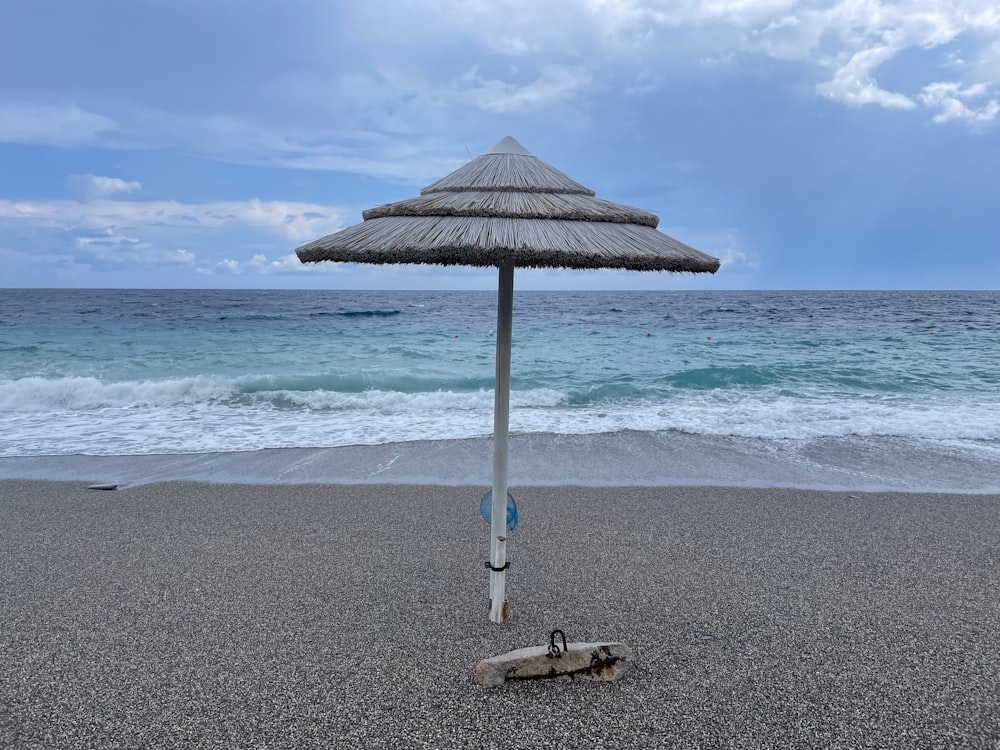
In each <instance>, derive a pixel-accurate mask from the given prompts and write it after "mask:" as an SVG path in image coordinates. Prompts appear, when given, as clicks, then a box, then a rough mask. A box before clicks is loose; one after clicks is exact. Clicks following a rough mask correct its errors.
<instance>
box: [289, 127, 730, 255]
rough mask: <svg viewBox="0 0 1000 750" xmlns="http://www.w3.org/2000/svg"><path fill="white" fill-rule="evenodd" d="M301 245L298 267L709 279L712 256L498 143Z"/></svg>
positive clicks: (642, 214) (648, 217)
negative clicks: (392, 266)
mask: <svg viewBox="0 0 1000 750" xmlns="http://www.w3.org/2000/svg"><path fill="white" fill-rule="evenodd" d="M363 216H364V219H365V220H364V222H362V223H361V224H356V225H355V226H352V227H348V228H347V229H344V230H341V231H340V232H336V233H334V234H331V235H328V236H326V237H322V238H321V239H318V240H315V241H313V242H310V243H308V244H307V245H303V246H302V247H300V248H299V249H298V250H296V253H297V254H298V256H299V259H300V260H301V261H302V262H304V263H310V262H315V261H321V260H332V261H342V262H349V263H375V264H383V263H427V264H435V265H446V266H447V265H463V266H499V265H501V264H503V263H505V262H513V264H514V265H515V266H518V267H528V268H623V269H630V270H635V271H688V272H693V273H699V272H708V273H714V272H715V271H716V270H718V268H719V261H718V260H717V259H716V258H713V257H711V256H710V255H706V254H704V253H702V252H700V251H698V250H695V249H694V248H693V247H689V246H688V245H685V244H684V243H683V242H679V241H677V240H675V239H673V238H672V237H668V236H667V235H665V234H663V233H662V232H658V231H657V230H656V226H657V224H658V222H659V219H658V218H657V216H656V215H655V214H652V213H649V212H648V211H642V210H639V209H636V208H631V207H629V206H623V205H620V204H617V203H612V202H610V201H604V200H600V199H599V198H595V197H594V192H593V191H592V190H589V189H588V188H586V187H585V186H583V185H581V184H580V183H578V182H576V181H575V180H572V179H570V178H569V177H567V176H566V175H565V174H563V173H562V172H560V171H559V170H558V169H556V168H555V167H552V166H550V165H548V164H546V163H545V162H543V161H542V160H541V159H538V158H537V157H535V156H533V155H532V154H531V153H530V152H528V151H527V149H525V148H524V147H523V146H522V145H521V144H519V143H518V142H517V141H515V140H514V139H513V138H511V137H509V136H508V137H507V138H504V139H503V140H501V141H500V142H499V143H498V144H497V145H496V146H494V147H493V148H492V149H490V150H489V151H487V152H486V153H485V154H483V155H482V156H479V157H477V158H476V159H473V160H472V161H470V162H469V163H468V164H466V165H465V166H463V167H461V168H459V169H457V170H455V171H454V172H452V173H451V174H449V175H448V176H447V177H444V178H442V179H440V180H438V181H437V182H435V183H433V184H432V185H428V186H427V187H426V188H424V189H423V190H421V191H420V196H419V197H416V198H410V199H408V200H403V201H398V202H396V203H390V204H388V205H385V206H379V207H377V208H371V209H368V210H367V211H365V212H364V214H363Z"/></svg>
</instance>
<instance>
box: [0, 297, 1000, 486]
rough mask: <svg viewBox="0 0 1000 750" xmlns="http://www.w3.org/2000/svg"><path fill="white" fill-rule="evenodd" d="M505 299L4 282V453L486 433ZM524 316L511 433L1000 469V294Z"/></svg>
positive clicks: (550, 302)
mask: <svg viewBox="0 0 1000 750" xmlns="http://www.w3.org/2000/svg"><path fill="white" fill-rule="evenodd" d="M495 305H496V299H495V295H494V294H492V293H488V292H342V291H326V292H324V291H176V290H2V291H0V456H7V457H13V456H40V455H67V454H91V455H140V454H163V453H168V454H169V453H219V452H222V453H225V452H230V451H245V450H258V449H264V448H305V447H335V446H352V445H385V444H399V443H407V442H410V441H427V440H445V441H447V440H462V439H470V440H483V439H485V438H487V437H488V436H489V435H490V434H491V432H492V406H493V395H492V390H491V389H492V382H493V368H494V354H495V353H494V346H495V339H494V331H495V326H496V319H495V316H496V312H495ZM514 310H515V312H514V344H513V355H512V397H511V404H512V412H511V430H512V432H513V433H515V434H516V435H521V436H536V438H537V439H543V438H544V437H545V436H548V437H547V438H546V439H551V440H552V441H557V440H558V436H574V438H575V439H576V440H579V439H580V438H581V437H582V436H591V437H592V438H595V439H596V438H599V437H600V436H605V437H606V438H608V439H611V437H614V439H615V440H616V441H619V442H621V441H625V442H626V443H628V442H629V441H631V442H632V443H633V444H635V445H639V444H640V443H643V444H644V443H645V441H649V440H656V441H662V440H664V439H665V436H666V437H669V436H671V435H673V436H687V437H688V438H701V439H705V440H716V441H717V440H719V439H724V440H727V441H737V442H738V441H744V443H745V445H746V447H747V449H748V450H750V449H753V450H758V449H759V447H760V445H761V441H764V443H767V444H773V445H775V446H778V447H781V448H782V449H787V448H788V446H789V445H793V446H795V447H796V448H797V449H798V453H799V455H802V454H803V453H804V452H806V451H807V450H808V449H810V448H813V449H814V448H815V447H816V446H817V445H821V444H823V443H822V441H830V440H838V441H848V442H850V441H865V440H868V441H869V442H870V441H873V440H875V441H881V443H886V441H889V443H890V444H891V443H892V442H893V441H895V443H894V444H895V446H896V448H895V449H893V450H888V449H887V450H886V460H887V461H891V460H892V453H893V452H894V451H896V452H898V451H899V450H908V449H909V448H910V447H912V446H913V445H916V444H919V447H920V449H921V450H926V449H928V448H932V447H937V448H940V450H942V451H947V452H948V453H949V455H955V454H956V452H957V453H958V454H960V455H961V456H962V457H964V459H967V460H969V461H972V462H974V465H975V466H980V467H981V468H982V470H983V471H984V472H987V473H988V472H990V471H991V470H993V471H994V474H995V475H997V476H1000V471H995V469H997V468H998V467H1000V293H998V292H662V293H660V292H632V293H630V292H557V293H556V292H554V293H544V292H531V293H518V294H516V295H515V306H514ZM915 441H916V442H915ZM598 442H600V441H599V440H598ZM650 460H653V461H655V460H656V459H655V457H654V458H651V459H650ZM888 468H891V467H887V469H888ZM668 473H669V472H668ZM992 481H993V483H994V484H1000V482H997V481H996V480H995V479H993V480H992Z"/></svg>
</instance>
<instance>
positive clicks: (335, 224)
mask: <svg viewBox="0 0 1000 750" xmlns="http://www.w3.org/2000/svg"><path fill="white" fill-rule="evenodd" d="M345 216H346V212H345V211H343V210H341V209H336V208H331V207H329V206H322V205H319V204H315V203H291V202H281V201H260V200H250V201H220V202H215V203H180V202H177V201H117V200H111V199H104V200H96V201H93V202H90V203H83V202H80V201H65V200H63V201H60V200H57V201H9V200H0V221H9V220H17V221H27V222H34V223H37V224H44V225H46V226H48V227H59V228H63V229H66V230H71V229H81V228H84V229H91V230H93V229H98V230H105V229H124V228H129V229H134V228H137V227H146V228H150V227H155V228H162V227H173V228H186V229H198V228H201V229H218V228H221V227H224V226H227V225H241V226H244V227H250V228H253V229H266V230H269V231H271V232H274V233H278V234H281V235H283V236H285V237H287V238H288V239H289V240H292V241H296V242H299V241H304V240H308V239H314V238H316V237H319V236H322V235H325V234H330V233H331V232H334V231H336V230H337V229H340V228H341V226H343V222H344V218H345Z"/></svg>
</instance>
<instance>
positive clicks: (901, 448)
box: [0, 431, 1000, 494]
mask: <svg viewBox="0 0 1000 750" xmlns="http://www.w3.org/2000/svg"><path fill="white" fill-rule="evenodd" d="M492 449H493V443H492V439H490V438H469V439H461V440H417V441H408V442H400V443H383V444H376V445H346V446H338V447H326V448H320V447H317V448H262V449H258V450H249V451H235V452H223V453H167V454H145V455H82V454H75V455H37V456H7V457H0V479H5V478H6V479H52V480H80V479H87V480H92V481H94V482H102V483H115V484H119V485H129V486H138V485H142V484H149V483H152V482H160V481H188V480H194V481H206V482H213V483H218V484H228V483H247V482H249V483H259V484H278V485H280V484H330V483H333V484H383V483H388V484H419V485H446V486H457V485H474V486H486V487H488V486H489V485H490V483H491V482H490V477H491V472H492ZM998 467H1000V445H996V444H994V443H992V442H987V443H982V444H976V443H971V444H963V445H958V446H956V445H954V444H949V443H947V442H946V441H932V440H918V439H903V438H885V437H870V438H865V437H858V436H855V437H824V438H815V439H810V440H789V439H772V440H766V439H747V438H736V437H731V436H711V435H694V434H689V433H682V432H673V431H668V432H658V433H657V432H652V433H651V432H640V431H623V432H619V433H602V434H593V435H554V434H547V433H545V434H539V433H529V434H513V435H511V437H510V473H509V482H510V484H511V486H576V485H580V486H590V487H616V486H643V487H698V486H725V487H783V488H794V489H808V490H829V491H858V492H932V493H936V494H940V493H951V492H957V493H963V494H994V493H1000V472H998Z"/></svg>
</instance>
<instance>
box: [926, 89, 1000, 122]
mask: <svg viewBox="0 0 1000 750" xmlns="http://www.w3.org/2000/svg"><path fill="white" fill-rule="evenodd" d="M920 98H921V100H922V101H923V103H924V104H926V105H927V106H928V107H931V108H934V109H937V110H939V111H938V113H937V114H936V115H934V122H950V121H951V120H964V121H966V122H968V123H971V124H983V123H988V122H993V121H994V120H996V119H997V115H998V114H1000V101H997V99H994V98H989V87H987V86H986V85H985V84H976V85H975V86H968V87H967V88H964V89H963V88H962V87H961V86H960V85H959V84H957V83H946V82H939V83H932V84H930V85H928V86H924V88H923V90H922V91H921V93H920ZM982 99H985V100H986V101H985V102H983V103H982V104H980V105H979V106H978V107H977V106H970V104H969V101H970V100H982Z"/></svg>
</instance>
